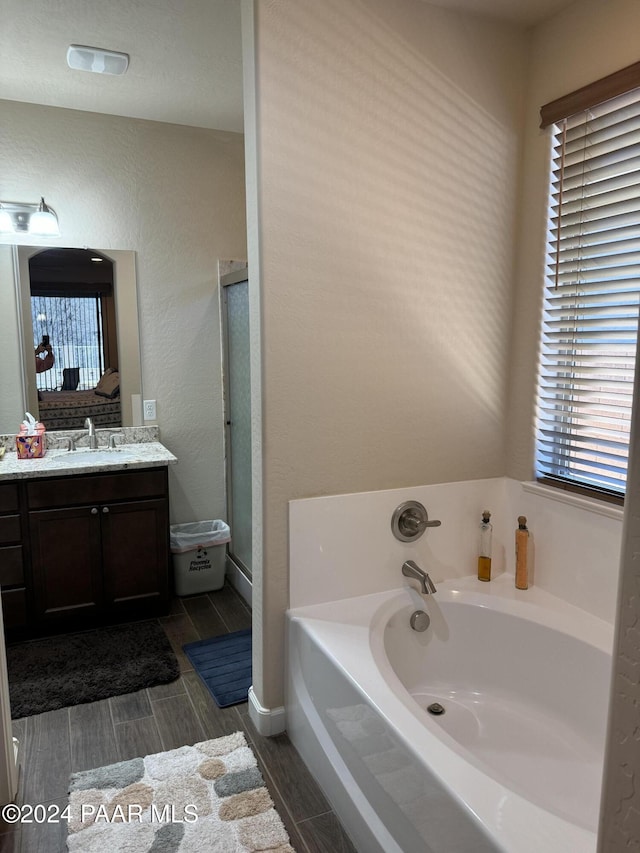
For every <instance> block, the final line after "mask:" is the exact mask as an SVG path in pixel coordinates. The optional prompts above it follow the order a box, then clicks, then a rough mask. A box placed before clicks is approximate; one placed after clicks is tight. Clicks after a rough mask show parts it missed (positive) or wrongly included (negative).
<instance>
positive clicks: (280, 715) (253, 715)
mask: <svg viewBox="0 0 640 853" xmlns="http://www.w3.org/2000/svg"><path fill="white" fill-rule="evenodd" d="M249 719H250V720H251V722H252V723H253V725H254V726H255V727H256V729H257V730H258V732H259V734H261V735H264V737H273V735H279V734H282V732H283V731H284V730H285V711H284V706H283V705H281V706H280V707H279V708H264V707H263V706H262V705H261V704H260V702H258V700H257V698H256V694H255V693H254V692H253V687H250V688H249Z"/></svg>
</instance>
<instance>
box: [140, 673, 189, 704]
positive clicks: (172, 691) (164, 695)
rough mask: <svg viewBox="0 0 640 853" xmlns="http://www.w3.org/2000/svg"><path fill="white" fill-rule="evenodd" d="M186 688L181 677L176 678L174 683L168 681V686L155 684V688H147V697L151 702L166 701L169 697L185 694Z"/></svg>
mask: <svg viewBox="0 0 640 853" xmlns="http://www.w3.org/2000/svg"><path fill="white" fill-rule="evenodd" d="M186 692H187V688H186V686H185V683H184V681H183V680H182V676H180V678H176V680H175V681H170V682H169V684H156V686H155V687H147V695H148V697H149V699H150V700H151V701H152V702H153V701H154V699H168V698H169V697H170V696H179V695H180V693H186Z"/></svg>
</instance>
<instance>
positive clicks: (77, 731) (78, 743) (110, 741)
mask: <svg viewBox="0 0 640 853" xmlns="http://www.w3.org/2000/svg"><path fill="white" fill-rule="evenodd" d="M69 722H70V729H71V770H72V772H74V773H76V772H77V771H79V770H91V769H93V768H94V767H104V766H105V765H106V764H113V763H114V762H116V761H119V757H118V747H117V746H116V738H115V734H114V731H113V723H112V721H111V711H110V708H109V700H108V699H102V700H101V701H100V702H89V703H88V704H86V705H74V706H73V707H72V708H69Z"/></svg>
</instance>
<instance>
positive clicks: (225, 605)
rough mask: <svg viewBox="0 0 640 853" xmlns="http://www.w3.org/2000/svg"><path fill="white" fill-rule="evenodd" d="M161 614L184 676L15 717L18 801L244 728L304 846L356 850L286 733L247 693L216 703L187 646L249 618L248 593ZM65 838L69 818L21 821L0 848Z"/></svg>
mask: <svg viewBox="0 0 640 853" xmlns="http://www.w3.org/2000/svg"><path fill="white" fill-rule="evenodd" d="M160 622H161V624H162V626H163V627H164V629H165V631H166V633H167V635H168V637H169V639H170V641H171V644H172V645H173V647H174V649H175V652H176V655H177V657H178V660H179V662H180V670H181V676H180V678H179V679H178V680H177V681H175V682H173V683H172V684H167V685H163V686H160V687H152V688H149V689H147V690H141V691H139V692H138V693H130V694H128V695H126V696H116V697H114V698H112V699H105V700H102V701H100V702H92V703H89V704H86V705H76V706H74V707H71V708H62V709H60V710H58V711H49V712H47V713H45V714H38V715H36V716H33V717H25V718H24V719H21V720H17V721H15V722H14V734H15V735H16V737H18V738H19V740H20V743H21V748H22V750H23V751H22V755H23V759H22V764H23V771H22V775H21V780H20V791H19V802H21V803H31V804H32V805H35V804H36V803H43V804H48V803H55V804H57V805H59V806H60V808H61V809H62V808H64V805H65V804H66V802H67V783H68V780H69V774H70V773H72V772H75V771H77V770H86V769H89V768H92V767H101V766H103V765H105V764H111V763H113V762H115V761H122V760H124V759H128V758H134V757H136V756H143V755H147V754H150V753H153V752H160V751H162V750H169V749H175V748H176V747H179V746H182V745H184V744H189V743H195V742H197V741H200V740H207V739H209V738H215V737H220V736H222V735H225V734H230V733H231V732H234V731H238V730H242V731H244V732H245V735H246V737H247V740H248V741H249V743H250V744H251V745H252V747H253V750H254V752H255V754H256V757H257V759H258V763H259V765H260V769H261V771H262V775H263V777H264V780H265V782H266V784H267V787H268V788H269V791H270V793H271V797H272V799H273V801H274V803H275V805H276V808H277V809H278V812H279V813H280V816H281V817H282V820H283V821H284V824H285V826H286V828H287V831H288V833H289V836H290V838H291V843H292V845H293V847H294V849H295V850H296V851H297V853H355V848H354V847H353V845H352V844H351V842H350V841H349V839H348V837H347V836H346V834H345V833H344V831H343V829H342V827H341V825H340V823H339V821H338V819H337V818H336V816H335V814H334V813H333V812H332V810H331V807H330V805H329V803H328V802H327V800H326V799H325V797H324V796H323V794H322V792H321V791H320V789H319V788H318V786H317V785H316V783H315V781H314V780H313V778H312V777H311V775H310V773H309V772H308V770H307V769H306V767H305V765H304V764H303V762H302V760H301V759H300V757H299V756H298V753H297V752H296V750H295V749H294V747H293V746H292V744H291V742H290V741H289V739H288V737H287V736H286V734H282V735H278V736H277V737H274V738H265V737H262V736H261V735H259V734H258V732H257V731H256V730H255V728H254V727H253V724H252V723H251V720H250V719H249V717H248V713H247V705H246V703H244V704H242V705H236V706H234V707H232V708H225V709H221V708H218V707H217V705H216V704H215V702H214V701H213V699H212V698H211V696H210V695H209V692H208V691H207V689H206V688H205V687H204V686H203V685H202V683H201V681H200V679H199V678H198V676H197V675H196V674H195V672H194V671H193V669H192V667H191V664H190V662H189V660H188V659H187V657H186V656H185V654H184V652H183V651H182V644H183V643H188V642H190V641H192V640H199V639H204V638H205V637H212V636H216V635H218V634H224V633H228V632H230V631H238V630H240V629H242V628H248V627H249V626H250V625H251V612H250V610H249V609H248V607H247V606H246V604H245V602H244V601H243V599H242V598H240V596H238V595H237V593H236V592H235V590H233V588H232V587H230V586H228V585H226V586H225V587H224V588H223V589H221V590H219V591H216V592H211V593H208V594H205V595H197V596H192V597H190V598H183V599H176V600H175V601H174V602H173V606H172V609H171V613H170V614H169V615H168V616H165V617H162V618H161V619H160ZM65 838H66V826H65V824H64V823H51V824H40V825H35V824H34V825H32V826H28V827H27V826H24V827H23V828H22V830H20V831H9V832H4V833H1V834H0V853H64V851H66V841H65ZM114 853H116V851H114Z"/></svg>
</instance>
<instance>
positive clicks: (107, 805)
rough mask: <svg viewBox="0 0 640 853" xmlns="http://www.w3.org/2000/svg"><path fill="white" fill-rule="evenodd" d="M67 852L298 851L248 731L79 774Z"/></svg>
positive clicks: (74, 785)
mask: <svg viewBox="0 0 640 853" xmlns="http://www.w3.org/2000/svg"><path fill="white" fill-rule="evenodd" d="M68 827H69V835H68V838H67V849H68V850H69V853H104V851H105V850H113V851H116V850H118V851H127V853H253V851H258V850H261V851H269V853H295V851H294V850H293V848H292V847H291V845H290V844H289V836H288V835H287V832H286V830H285V828H284V825H283V823H282V820H281V819H280V816H279V815H278V813H277V811H276V810H275V807H274V805H273V801H272V800H271V797H270V796H269V792H268V791H267V789H266V787H265V785H264V781H263V780H262V776H261V775H260V771H259V770H258V766H257V762H256V758H255V756H254V754H253V752H252V751H251V749H250V748H249V746H247V742H246V740H245V737H244V735H243V734H242V732H235V734H232V735H227V736H226V737H221V738H216V739H215V740H207V741H203V742H202V743H196V744H195V745H194V746H181V747H180V748H179V749H173V750H171V751H170V752H159V753H156V754H155V755H147V756H146V757H145V758H132V759H131V760H130V761H121V762H119V763H118V764H112V765H110V766H108V767H100V768H98V769H97V770H85V771H82V772H80V773H74V774H73V775H72V776H71V782H70V784H69V806H68Z"/></svg>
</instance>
